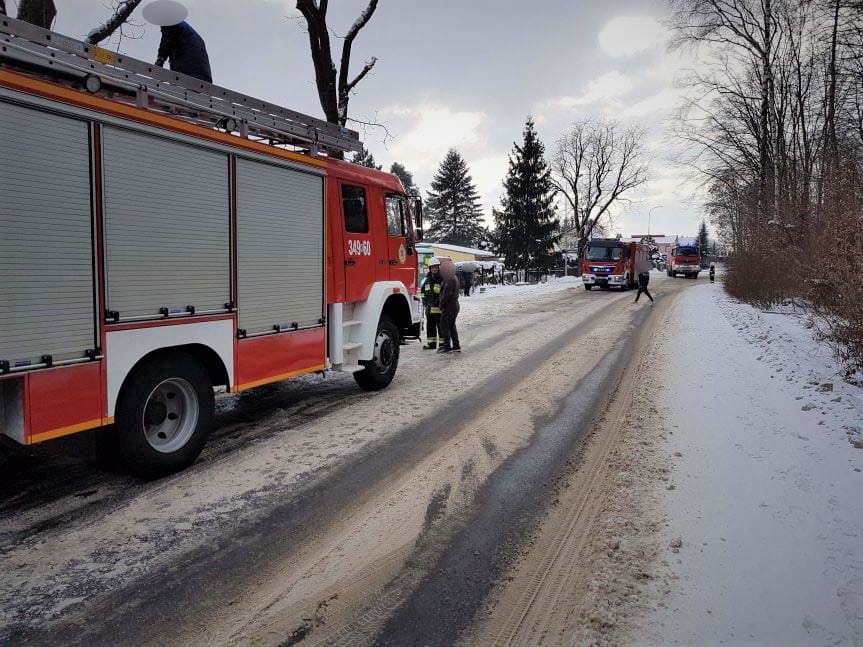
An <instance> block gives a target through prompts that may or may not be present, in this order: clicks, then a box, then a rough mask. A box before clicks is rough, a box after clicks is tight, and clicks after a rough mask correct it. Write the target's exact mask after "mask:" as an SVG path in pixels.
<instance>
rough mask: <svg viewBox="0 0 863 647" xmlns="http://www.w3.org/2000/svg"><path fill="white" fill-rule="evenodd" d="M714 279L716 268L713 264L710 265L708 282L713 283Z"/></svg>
mask: <svg viewBox="0 0 863 647" xmlns="http://www.w3.org/2000/svg"><path fill="white" fill-rule="evenodd" d="M715 279H716V266H715V265H714V264H713V263H711V264H710V282H711V283H713V281H714V280H715Z"/></svg>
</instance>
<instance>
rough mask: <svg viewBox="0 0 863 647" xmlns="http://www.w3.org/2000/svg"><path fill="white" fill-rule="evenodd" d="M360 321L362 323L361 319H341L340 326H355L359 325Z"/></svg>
mask: <svg viewBox="0 0 863 647" xmlns="http://www.w3.org/2000/svg"><path fill="white" fill-rule="evenodd" d="M362 323H363V322H362V321H357V320H355V321H343V322H342V328H354V327H355V326H361V325H362Z"/></svg>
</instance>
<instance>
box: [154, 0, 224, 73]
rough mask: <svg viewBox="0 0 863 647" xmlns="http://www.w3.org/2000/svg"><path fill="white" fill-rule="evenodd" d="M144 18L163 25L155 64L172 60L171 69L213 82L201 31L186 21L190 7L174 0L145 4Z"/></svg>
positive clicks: (160, 25)
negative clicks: (199, 32)
mask: <svg viewBox="0 0 863 647" xmlns="http://www.w3.org/2000/svg"><path fill="white" fill-rule="evenodd" d="M143 13H144V19H145V20H147V22H150V23H152V24H154V25H158V26H159V27H161V28H162V41H161V43H160V44H159V53H158V55H157V57H156V65H159V66H162V65H164V64H165V61H170V64H171V70H172V71H174V72H179V73H180V74H187V75H188V76H192V77H195V78H196V79H200V80H201V81H206V82H207V83H212V82H213V74H212V72H211V71H210V57H209V55H208V54H207V46H206V44H205V43H204V39H203V38H201V36H200V34H198V32H196V31H195V30H194V29H192V26H191V25H189V23H187V22H186V16H187V15H188V13H189V12H188V10H187V9H186V7H185V6H183V5H182V4H181V3H179V2H175V0H156V1H155V2H151V3H150V4H148V5H147V6H146V7H144V12H143Z"/></svg>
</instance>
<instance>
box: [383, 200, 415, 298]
mask: <svg viewBox="0 0 863 647" xmlns="http://www.w3.org/2000/svg"><path fill="white" fill-rule="evenodd" d="M385 201H386V213H387V245H388V247H389V256H388V263H389V270H390V272H389V273H390V280H391V281H401V282H402V283H404V285H405V287H406V288H407V289H408V291H409V292H410V293H413V292H415V291H416V274H417V272H416V267H417V261H416V250H414V248H413V245H412V244H411V238H410V228H411V223H410V217H409V215H408V208H407V202H406V200H405V197H404V196H402V195H398V194H396V193H389V194H387V196H386V198H385Z"/></svg>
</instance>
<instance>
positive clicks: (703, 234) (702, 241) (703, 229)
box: [698, 220, 710, 256]
mask: <svg viewBox="0 0 863 647" xmlns="http://www.w3.org/2000/svg"><path fill="white" fill-rule="evenodd" d="M709 242H710V241H709V239H708V236H707V223H706V222H704V220H702V221H701V225H700V226H699V227H698V246H699V247H700V248H701V255H702V256H704V255H705V254H706V253H707V246H708V245H709Z"/></svg>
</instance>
